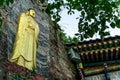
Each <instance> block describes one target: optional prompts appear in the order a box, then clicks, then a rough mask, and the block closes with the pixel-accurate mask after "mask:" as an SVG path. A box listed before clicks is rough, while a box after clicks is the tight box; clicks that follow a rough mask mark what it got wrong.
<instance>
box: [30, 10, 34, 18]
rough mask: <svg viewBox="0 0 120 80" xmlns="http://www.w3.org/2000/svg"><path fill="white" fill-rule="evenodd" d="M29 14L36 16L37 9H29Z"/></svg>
mask: <svg viewBox="0 0 120 80" xmlns="http://www.w3.org/2000/svg"><path fill="white" fill-rule="evenodd" d="M29 15H30V16H32V17H35V11H34V10H32V9H31V10H29Z"/></svg>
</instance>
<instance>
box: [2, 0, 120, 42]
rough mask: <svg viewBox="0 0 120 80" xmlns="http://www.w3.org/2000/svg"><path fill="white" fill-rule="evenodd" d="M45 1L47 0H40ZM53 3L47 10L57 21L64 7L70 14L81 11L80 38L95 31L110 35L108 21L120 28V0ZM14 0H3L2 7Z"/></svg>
mask: <svg viewBox="0 0 120 80" xmlns="http://www.w3.org/2000/svg"><path fill="white" fill-rule="evenodd" d="M39 1H40V2H41V3H44V2H45V0H39ZM48 1H49V2H50V1H52V2H51V3H49V4H48V7H47V9H46V12H47V13H48V14H49V15H50V16H51V18H53V19H54V20H55V21H56V22H58V21H60V19H61V16H60V12H61V10H62V9H63V8H65V9H67V10H68V15H72V14H74V13H75V10H77V11H79V14H80V16H78V18H77V19H79V23H78V29H79V30H78V33H76V37H77V38H78V40H80V41H82V40H83V39H86V38H90V37H93V35H94V34H95V33H98V34H99V35H100V37H101V38H103V37H104V36H107V35H110V33H109V32H106V31H105V30H106V29H107V28H109V26H108V25H107V24H106V23H110V27H112V28H115V27H117V28H120V12H119V11H118V6H119V5H120V0H48ZM13 2H14V0H1V1H0V8H5V6H6V5H9V3H13ZM0 26H2V16H1V15H0Z"/></svg>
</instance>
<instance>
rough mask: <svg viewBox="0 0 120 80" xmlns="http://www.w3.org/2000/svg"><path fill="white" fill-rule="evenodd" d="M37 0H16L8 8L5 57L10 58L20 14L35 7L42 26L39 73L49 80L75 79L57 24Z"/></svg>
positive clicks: (39, 43)
mask: <svg viewBox="0 0 120 80" xmlns="http://www.w3.org/2000/svg"><path fill="white" fill-rule="evenodd" d="M35 1H36V0H15V2H14V3H13V4H11V5H10V6H9V7H8V8H7V10H6V15H5V18H6V20H5V24H4V26H5V27H6V33H7V37H6V38H4V39H5V40H6V45H7V47H5V45H4V46H2V47H3V48H2V49H7V50H5V51H7V52H6V53H7V55H5V58H8V59H9V57H10V55H11V52H12V48H13V44H14V40H15V34H16V30H17V24H18V16H19V15H20V13H22V12H25V11H27V10H28V9H29V8H33V9H34V10H35V11H36V17H35V20H36V21H37V23H38V24H39V27H40V34H39V36H38V38H39V40H38V45H39V46H38V49H37V55H36V56H37V61H36V63H37V73H39V74H41V75H43V76H45V77H46V78H48V80H74V74H73V73H72V67H73V65H72V64H71V63H70V62H69V60H68V58H67V53H66V51H65V48H64V45H63V44H62V42H61V41H60V38H59V30H57V29H56V28H55V27H56V25H55V24H54V23H53V22H52V21H51V19H50V18H49V16H48V15H47V14H46V13H45V12H42V11H41V10H40V8H39V7H38V5H37V3H36V2H35ZM0 38H2V37H0ZM2 41H3V40H2ZM0 42H1V41H0ZM0 47H1V45H0ZM0 51H1V50H0ZM1 53H3V51H1ZM0 59H1V55H0ZM0 65H1V64H0ZM0 69H1V67H0ZM0 73H1V72H0Z"/></svg>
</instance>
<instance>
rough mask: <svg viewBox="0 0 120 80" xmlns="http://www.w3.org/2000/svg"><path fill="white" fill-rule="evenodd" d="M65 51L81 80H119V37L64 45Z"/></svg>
mask: <svg viewBox="0 0 120 80" xmlns="http://www.w3.org/2000/svg"><path fill="white" fill-rule="evenodd" d="M66 49H67V50H68V55H69V57H70V58H71V61H72V62H73V63H74V65H75V67H76V71H77V75H78V76H79V78H80V79H81V80H120V36H115V37H108V38H105V39H104V40H101V39H96V40H90V41H83V42H79V43H78V45H75V44H74V43H72V44H66ZM80 79H79V80H80Z"/></svg>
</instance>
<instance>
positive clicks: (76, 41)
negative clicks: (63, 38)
mask: <svg viewBox="0 0 120 80" xmlns="http://www.w3.org/2000/svg"><path fill="white" fill-rule="evenodd" d="M73 42H74V43H75V44H76V45H77V44H78V39H77V38H76V37H74V38H73Z"/></svg>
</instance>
